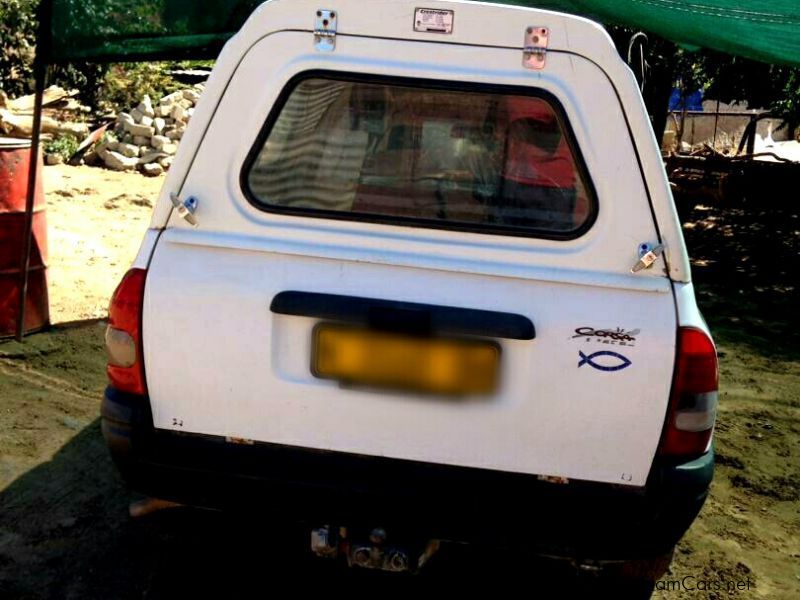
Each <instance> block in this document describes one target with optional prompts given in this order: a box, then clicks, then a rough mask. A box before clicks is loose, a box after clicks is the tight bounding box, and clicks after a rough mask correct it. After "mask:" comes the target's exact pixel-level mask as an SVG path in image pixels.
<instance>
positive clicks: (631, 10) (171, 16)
mask: <svg viewBox="0 0 800 600" xmlns="http://www.w3.org/2000/svg"><path fill="white" fill-rule="evenodd" d="M44 2H47V3H50V4H51V5H52V7H51V10H52V18H51V20H50V26H49V27H47V28H46V30H47V31H49V32H50V34H51V37H50V40H51V42H50V52H49V56H48V57H47V58H48V61H49V62H67V61H73V60H94V61H124V60H155V59H164V58H180V57H191V58H213V57H214V56H216V54H217V53H218V52H219V50H220V48H221V47H222V45H223V44H224V43H225V41H226V40H227V39H228V38H229V37H230V36H231V35H233V34H234V33H235V32H236V31H237V30H238V29H239V28H240V27H241V25H242V23H244V21H245V20H246V19H247V17H248V16H249V15H250V13H251V12H252V11H253V9H254V8H255V7H257V6H258V5H259V4H260V3H261V0H44ZM365 2H366V0H365ZM506 3H507V4H516V5H519V6H534V7H539V8H547V9H551V10H558V11H562V12H568V13H573V14H577V15H582V16H586V17H589V18H592V19H595V20H598V21H600V22H603V23H609V24H617V25H626V26H629V27H632V28H635V29H640V30H643V31H647V32H652V33H655V34H658V35H660V36H662V37H664V38H667V39H669V40H672V41H675V42H678V43H680V44H683V45H686V46H700V47H705V48H711V49H714V50H719V51H722V52H727V53H730V54H736V55H740V56H746V57H749V58H754V59H757V60H762V61H765V62H770V63H784V64H790V65H797V66H800V0H517V1H515V0H508V1H507V2H506ZM324 4H325V2H324V1H321V2H320V7H321V8H324ZM423 5H424V2H421V4H420V6H423ZM456 10H457V9H456Z"/></svg>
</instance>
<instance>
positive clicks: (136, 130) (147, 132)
mask: <svg viewBox="0 0 800 600" xmlns="http://www.w3.org/2000/svg"><path fill="white" fill-rule="evenodd" d="M125 131H127V132H128V133H130V134H131V135H140V136H142V137H146V138H150V137H153V134H154V133H155V132H156V130H155V129H153V128H152V127H148V126H147V125H138V124H136V123H134V124H133V125H131V124H129V123H126V124H125Z"/></svg>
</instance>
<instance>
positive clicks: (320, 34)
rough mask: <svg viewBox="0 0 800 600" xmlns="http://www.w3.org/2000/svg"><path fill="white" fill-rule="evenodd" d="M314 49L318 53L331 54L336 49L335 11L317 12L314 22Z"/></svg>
mask: <svg viewBox="0 0 800 600" xmlns="http://www.w3.org/2000/svg"><path fill="white" fill-rule="evenodd" d="M314 48H316V49H317V50H319V51H320V52H333V51H334V50H335V49H336V11H333V10H318V11H317V17H316V20H315V21H314Z"/></svg>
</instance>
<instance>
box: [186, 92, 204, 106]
mask: <svg viewBox="0 0 800 600" xmlns="http://www.w3.org/2000/svg"><path fill="white" fill-rule="evenodd" d="M183 97H184V99H185V100H189V101H190V102H191V103H192V104H197V101H198V100H200V94H199V93H197V91H195V90H183Z"/></svg>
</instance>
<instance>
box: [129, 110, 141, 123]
mask: <svg viewBox="0 0 800 600" xmlns="http://www.w3.org/2000/svg"><path fill="white" fill-rule="evenodd" d="M143 116H144V113H143V112H142V111H140V110H139V109H138V108H134V109H133V110H132V111H131V117H132V118H133V122H134V123H141V122H142V117H143Z"/></svg>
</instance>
